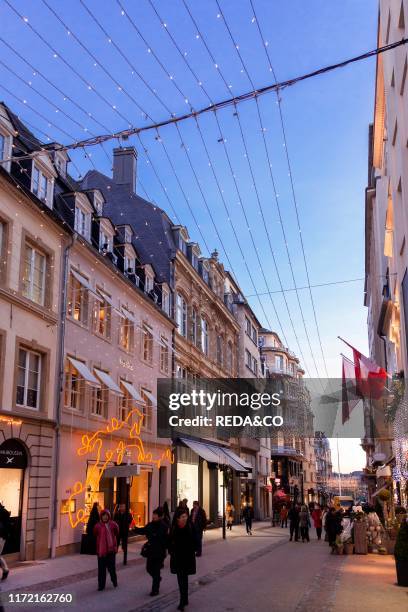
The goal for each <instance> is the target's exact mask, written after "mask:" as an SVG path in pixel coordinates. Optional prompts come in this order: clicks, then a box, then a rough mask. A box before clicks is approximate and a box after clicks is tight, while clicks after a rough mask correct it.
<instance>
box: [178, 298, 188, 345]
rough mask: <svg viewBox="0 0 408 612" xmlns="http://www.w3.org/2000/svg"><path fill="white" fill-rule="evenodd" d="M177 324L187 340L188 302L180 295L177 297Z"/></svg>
mask: <svg viewBox="0 0 408 612" xmlns="http://www.w3.org/2000/svg"><path fill="white" fill-rule="evenodd" d="M176 323H177V326H178V331H179V334H181V335H182V336H184V338H187V302H186V300H185V299H184V298H183V296H182V295H181V294H180V293H177V297H176Z"/></svg>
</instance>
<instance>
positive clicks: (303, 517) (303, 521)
mask: <svg viewBox="0 0 408 612" xmlns="http://www.w3.org/2000/svg"><path fill="white" fill-rule="evenodd" d="M310 525H311V523H310V514H309V510H308V507H307V506H305V505H303V506H302V508H301V510H300V512H299V527H300V535H301V537H302V542H310V538H309V528H310Z"/></svg>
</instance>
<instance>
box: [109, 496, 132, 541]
mask: <svg viewBox="0 0 408 612" xmlns="http://www.w3.org/2000/svg"><path fill="white" fill-rule="evenodd" d="M113 520H114V521H115V523H116V524H117V526H118V527H119V540H118V546H119V544H122V550H125V548H126V547H127V542H128V537H129V526H130V523H131V522H132V515H131V514H130V512H127V511H126V504H119V506H118V508H117V510H116V512H115V514H114V515H113Z"/></svg>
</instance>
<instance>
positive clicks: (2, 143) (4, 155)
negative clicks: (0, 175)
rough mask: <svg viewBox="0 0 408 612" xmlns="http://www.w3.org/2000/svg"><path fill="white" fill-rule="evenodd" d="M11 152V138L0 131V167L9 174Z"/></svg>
mask: <svg viewBox="0 0 408 612" xmlns="http://www.w3.org/2000/svg"><path fill="white" fill-rule="evenodd" d="M11 150H12V137H11V136H10V135H9V134H6V133H5V132H3V131H0V165H1V167H2V168H4V169H5V170H7V172H10V166H11V161H10V157H11ZM2 160H4V161H2Z"/></svg>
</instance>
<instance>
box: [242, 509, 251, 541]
mask: <svg viewBox="0 0 408 612" xmlns="http://www.w3.org/2000/svg"><path fill="white" fill-rule="evenodd" d="M242 516H243V517H244V521H245V527H246V532H247V535H252V519H253V518H254V511H253V508H252V506H250V505H249V504H247V505H246V506H245V508H244V509H243V511H242Z"/></svg>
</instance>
